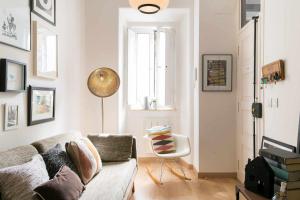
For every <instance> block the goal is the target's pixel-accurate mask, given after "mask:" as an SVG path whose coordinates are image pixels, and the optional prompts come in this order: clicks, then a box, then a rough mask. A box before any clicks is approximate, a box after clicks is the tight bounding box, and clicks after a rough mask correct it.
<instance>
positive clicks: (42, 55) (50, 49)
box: [33, 21, 58, 79]
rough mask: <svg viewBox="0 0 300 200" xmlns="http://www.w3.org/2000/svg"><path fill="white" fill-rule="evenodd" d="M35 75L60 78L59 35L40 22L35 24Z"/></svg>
mask: <svg viewBox="0 0 300 200" xmlns="http://www.w3.org/2000/svg"><path fill="white" fill-rule="evenodd" d="M33 30H34V39H33V46H34V47H33V50H34V75H35V76H38V77H42V78H49V79H56V78H57V77H58V62H57V55H58V54H57V50H58V40H57V35H56V34H55V33H53V32H52V31H50V30H49V29H48V28H47V27H44V26H42V25H41V24H39V23H38V22H36V21H35V22H33Z"/></svg>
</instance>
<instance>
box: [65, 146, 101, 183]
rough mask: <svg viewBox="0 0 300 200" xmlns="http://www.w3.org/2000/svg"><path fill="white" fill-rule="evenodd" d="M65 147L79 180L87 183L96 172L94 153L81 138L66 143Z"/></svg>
mask: <svg viewBox="0 0 300 200" xmlns="http://www.w3.org/2000/svg"><path fill="white" fill-rule="evenodd" d="M66 149H67V152H68V155H69V156H70V158H71V160H72V161H73V163H74V165H75V166H76V169H77V171H78V174H79V176H80V179H81V181H82V182H83V183H84V184H87V183H88V182H90V180H91V179H92V178H93V177H94V176H95V174H96V172H97V162H96V160H95V158H94V155H93V154H92V152H91V151H90V150H89V148H88V147H87V146H86V144H85V143H84V142H83V141H82V140H78V141H71V142H70V143H66Z"/></svg>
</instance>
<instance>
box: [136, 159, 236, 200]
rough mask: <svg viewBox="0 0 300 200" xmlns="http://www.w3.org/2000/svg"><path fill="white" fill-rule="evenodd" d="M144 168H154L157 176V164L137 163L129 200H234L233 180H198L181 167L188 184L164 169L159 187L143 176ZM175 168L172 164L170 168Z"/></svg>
mask: <svg viewBox="0 0 300 200" xmlns="http://www.w3.org/2000/svg"><path fill="white" fill-rule="evenodd" d="M146 166H149V167H150V168H152V169H155V170H154V172H153V174H154V175H155V176H157V177H159V172H160V171H159V167H160V165H159V163H158V162H153V161H151V162H150V161H140V162H139V172H138V174H137V177H136V181H135V193H134V195H133V197H132V198H131V200H234V199H235V193H234V186H235V184H236V183H237V181H236V180H234V179H230V178H215V179H214V178H209V179H198V178H197V176H196V174H195V173H194V172H193V171H192V170H189V169H186V168H185V171H186V173H187V175H188V176H189V177H190V178H192V181H183V180H181V179H180V178H178V177H176V176H174V175H172V174H171V172H170V171H169V170H168V169H167V168H165V174H164V178H163V182H164V184H163V185H156V184H155V183H154V182H153V180H152V179H151V178H150V177H149V175H148V174H147V170H146ZM172 167H173V168H176V166H175V165H172Z"/></svg>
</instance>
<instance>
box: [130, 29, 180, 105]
mask: <svg viewBox="0 0 300 200" xmlns="http://www.w3.org/2000/svg"><path fill="white" fill-rule="evenodd" d="M130 30H131V31H134V32H135V33H136V34H143V33H146V34H151V33H154V70H155V72H154V73H155V74H154V76H155V75H156V74H157V70H158V59H157V58H158V55H156V54H157V53H158V49H157V46H158V39H157V33H158V32H160V31H165V32H166V31H167V30H170V31H172V34H173V35H172V43H173V44H172V46H173V47H174V52H173V54H174V60H173V65H174V69H173V74H172V75H171V76H172V77H173V78H172V82H173V84H172V87H173V88H172V91H171V92H170V93H172V96H171V98H170V99H172V100H171V102H172V103H171V104H169V105H157V110H175V105H176V86H175V85H176V45H175V34H176V33H175V29H174V28H171V27H156V26H131V27H128V31H127V34H128V35H127V49H126V52H127V63H126V65H127V70H126V72H127V73H126V79H127V87H128V88H127V91H126V104H127V106H128V108H129V109H130V110H144V105H143V103H140V104H139V103H137V104H136V105H130V103H129V97H128V95H129V80H128V78H129V66H128V63H129V31H130ZM166 67H167V66H166ZM154 79H156V77H154ZM154 81H155V83H154V87H155V88H157V87H158V86H157V84H158V82H157V80H154ZM154 93H155V94H154V95H155V97H156V96H157V91H156V90H155V89H154Z"/></svg>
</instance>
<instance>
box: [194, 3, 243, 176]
mask: <svg viewBox="0 0 300 200" xmlns="http://www.w3.org/2000/svg"><path fill="white" fill-rule="evenodd" d="M237 6H238V4H237V1H236V0H200V53H201V54H218V53H220V54H224V53H225V54H233V55H234V69H233V91H232V92H229V93H226V92H224V93H222V92H217V93H210V92H201V93H200V124H199V126H200V144H199V146H200V172H202V173H209V172H236V144H235V142H236V139H235V137H236V128H235V127H236V121H235V119H236V115H235V112H236V66H235V63H236V41H237V40H236V39H237V19H238V18H237V15H236V14H237ZM201 76H202V75H201Z"/></svg>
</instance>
